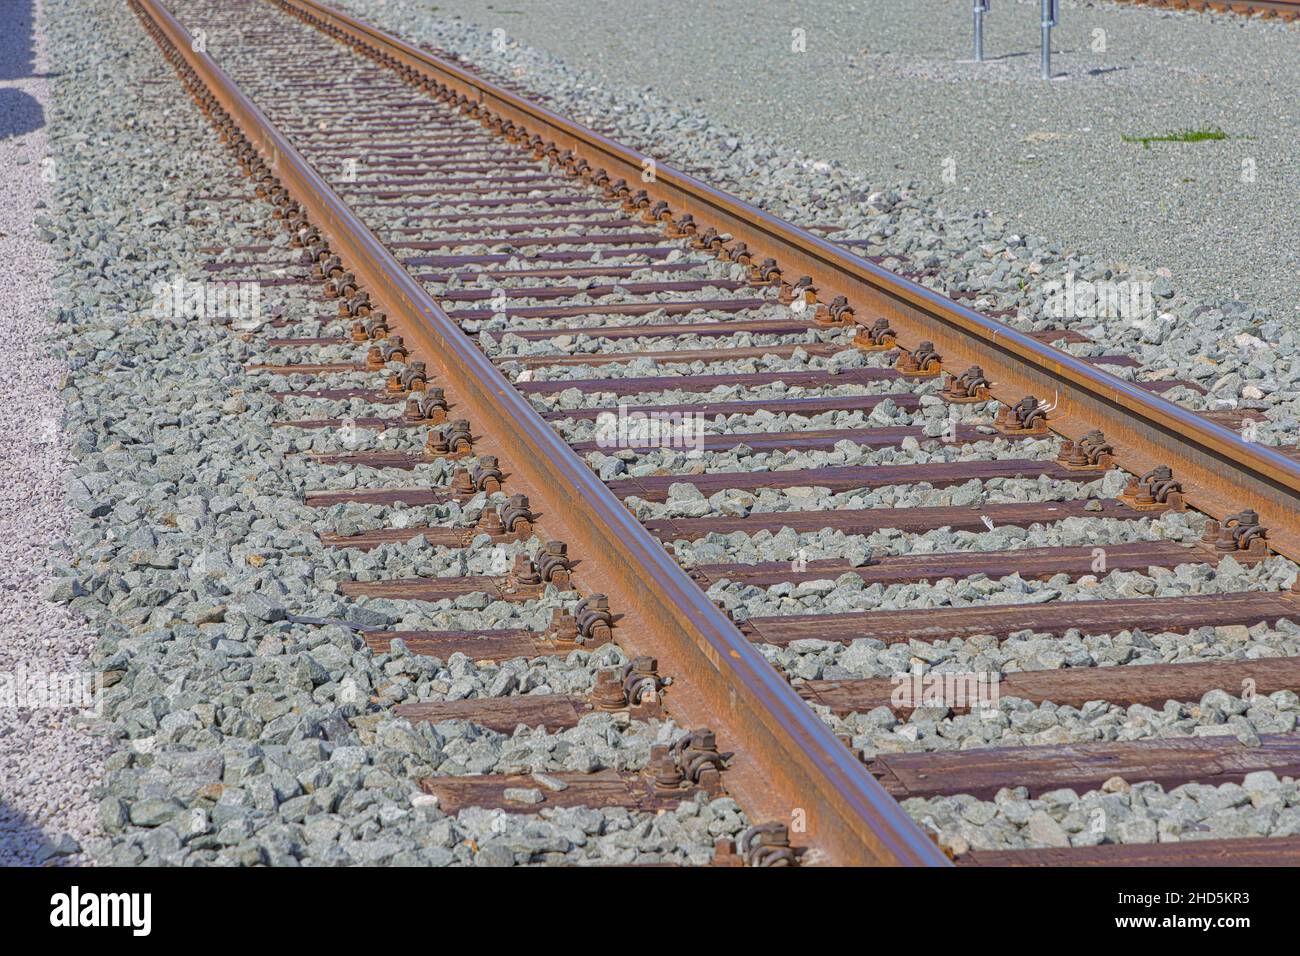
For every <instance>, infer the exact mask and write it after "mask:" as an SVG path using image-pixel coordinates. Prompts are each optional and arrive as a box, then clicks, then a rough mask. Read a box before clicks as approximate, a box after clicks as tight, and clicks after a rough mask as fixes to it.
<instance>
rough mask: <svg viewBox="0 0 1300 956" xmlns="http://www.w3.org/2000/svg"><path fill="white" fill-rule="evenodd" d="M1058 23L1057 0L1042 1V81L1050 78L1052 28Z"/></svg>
mask: <svg viewBox="0 0 1300 956" xmlns="http://www.w3.org/2000/svg"><path fill="white" fill-rule="evenodd" d="M1059 22H1060V8H1059V7H1058V6H1057V0H1043V15H1042V24H1041V25H1042V28H1043V79H1045V80H1050V79H1051V78H1052V27H1054V26H1056V25H1057V24H1058V23H1059Z"/></svg>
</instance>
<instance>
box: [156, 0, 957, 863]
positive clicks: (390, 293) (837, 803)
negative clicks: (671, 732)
mask: <svg viewBox="0 0 1300 956" xmlns="http://www.w3.org/2000/svg"><path fill="white" fill-rule="evenodd" d="M136 2H137V3H138V8H139V9H140V10H141V11H143V12H144V13H145V14H146V15H147V16H148V17H150V19H151V20H152V21H153V22H154V23H155V24H156V25H157V26H158V27H159V28H160V29H161V30H162V32H163V33H164V35H165V36H167V38H168V39H169V40H170V41H171V42H172V44H173V45H174V46H175V47H176V49H177V50H178V51H179V52H180V53H181V55H182V56H183V57H184V59H185V61H186V62H187V63H188V65H189V66H190V67H191V68H192V69H193V70H195V71H196V73H197V74H198V75H199V77H200V78H201V79H202V81H203V82H204V83H205V84H206V86H207V87H208V89H209V90H210V91H211V92H212V94H213V95H214V96H215V97H216V98H217V99H218V101H219V102H220V104H221V106H222V107H223V108H224V109H225V110H226V111H227V112H228V113H229V114H230V116H231V117H232V118H233V119H234V120H235V121H236V122H237V123H238V125H239V127H240V128H241V130H242V131H243V133H244V135H245V136H247V137H248V138H249V139H250V141H252V142H253V143H254V144H255V145H256V146H258V147H259V148H260V150H261V152H262V154H263V155H264V157H265V158H266V159H267V161H268V162H269V163H270V165H271V166H272V168H273V170H274V172H275V175H276V176H277V177H278V178H279V180H280V182H281V183H282V184H283V185H284V186H285V187H286V188H287V189H288V191H289V193H290V194H291V195H292V196H293V198H294V199H295V201H297V202H298V203H299V204H300V205H302V206H303V207H304V208H305V209H307V210H308V211H309V212H310V214H311V221H312V223H313V224H314V225H315V226H316V227H317V228H318V229H320V230H321V232H322V233H324V234H325V235H326V236H327V237H328V239H329V242H330V246H331V248H333V249H334V250H335V251H336V252H337V253H339V254H341V255H342V256H344V257H345V258H346V260H347V261H348V262H349V264H350V266H351V268H352V269H353V271H354V272H355V273H356V275H357V277H358V278H359V279H361V280H362V281H363V283H364V284H365V285H366V286H367V287H368V288H369V289H371V290H373V291H374V293H375V295H376V296H377V297H378V298H380V299H382V300H383V303H384V306H385V307H386V308H387V310H388V312H389V314H390V315H392V316H394V317H396V318H397V319H398V320H399V321H400V323H401V325H402V329H403V332H404V333H406V334H407V335H408V336H409V337H410V339H411V340H412V341H413V343H414V344H415V345H416V346H417V347H418V348H420V349H421V350H422V351H423V352H424V354H425V355H426V356H427V357H428V358H429V359H430V360H431V361H432V362H433V363H434V364H435V365H436V366H437V367H438V368H439V370H440V372H441V373H442V378H443V380H444V381H445V383H446V385H447V390H448V392H449V393H452V394H456V395H457V400H458V402H459V403H463V405H464V406H465V408H466V410H467V412H468V413H469V415H470V417H472V418H473V420H474V421H475V422H476V423H478V424H479V425H481V426H484V427H485V429H486V430H487V431H488V432H490V433H491V434H492V436H493V437H494V438H495V439H496V440H497V441H499V442H502V443H503V447H504V448H505V449H506V450H505V451H504V452H503V457H505V458H508V460H509V462H510V465H511V469H512V471H514V472H515V473H516V474H517V475H518V476H519V478H520V479H521V480H520V481H515V480H513V479H512V488H515V489H518V488H520V486H521V485H522V487H523V488H524V489H525V490H527V489H530V488H531V489H538V490H539V492H538V498H539V500H542V501H544V502H545V505H546V511H547V512H548V515H547V520H546V524H547V526H548V529H549V530H551V531H552V532H555V536H556V537H559V538H562V539H563V540H566V541H568V542H569V544H570V546H571V547H573V548H574V550H575V551H576V552H580V553H582V554H585V555H587V556H589V557H591V558H595V557H597V556H598V557H599V559H600V563H601V565H602V567H601V569H600V571H599V572H595V573H594V575H593V576H594V578H595V581H596V583H597V584H598V585H599V586H600V590H604V591H605V592H606V593H608V594H609V595H610V597H611V604H612V605H613V606H615V607H616V608H617V609H619V610H623V611H625V612H626V618H625V620H624V621H623V622H622V626H623V627H624V628H625V629H626V633H628V634H631V635H635V637H634V640H635V642H636V644H637V646H638V647H643V648H644V649H645V652H646V653H653V654H655V655H656V656H658V657H659V658H660V659H661V661H663V662H664V663H665V664H666V665H667V666H666V667H665V670H667V671H669V672H671V673H674V674H676V675H677V676H678V677H679V679H680V680H681V682H682V684H683V685H685V686H688V687H690V689H691V692H692V695H693V696H694V697H695V698H697V699H693V700H689V701H688V700H685V699H683V698H684V697H685V695H679V696H677V697H675V698H674V703H675V704H680V705H681V706H680V707H675V708H674V711H675V716H677V718H678V720H679V722H680V721H681V720H683V719H685V720H689V721H699V722H701V723H704V722H708V723H709V724H710V725H711V726H713V727H715V728H716V729H717V730H718V733H719V736H720V737H727V738H729V739H730V740H733V741H736V742H738V743H741V744H742V747H741V750H742V752H741V753H740V754H738V755H737V760H738V765H737V766H736V767H734V768H733V769H730V770H729V771H728V789H729V790H730V791H731V792H732V793H733V794H734V795H736V796H737V798H738V799H739V800H740V801H741V802H742V803H743V804H745V805H746V807H747V808H748V809H749V810H750V812H751V814H756V815H758V816H759V817H760V818H767V819H779V820H788V819H790V817H791V814H792V813H794V812H795V811H800V810H801V811H802V818H803V819H804V820H806V823H807V832H806V833H805V834H804V835H803V839H804V840H806V842H807V843H808V844H809V845H810V846H811V847H813V848H814V849H815V851H816V853H815V854H813V857H812V858H811V859H810V860H809V862H812V861H813V859H818V860H821V861H824V862H828V863H835V864H902V865H944V864H946V863H947V859H946V857H945V856H944V855H943V854H942V853H941V852H940V851H939V850H938V848H937V847H936V846H935V845H934V844H933V842H931V841H930V840H929V839H928V838H927V837H926V836H925V835H924V834H923V833H922V831H921V830H920V829H919V827H918V826H917V825H916V824H915V823H914V822H913V821H912V820H911V819H910V818H909V817H908V816H907V815H906V814H905V813H904V812H903V810H902V809H901V808H900V807H899V806H898V804H897V803H896V802H895V801H894V800H893V799H892V798H891V797H890V796H889V795H888V794H887V793H886V792H885V791H884V789H883V788H882V787H881V786H880V785H879V784H878V783H877V782H876V781H875V780H874V779H873V778H872V777H871V775H870V773H869V772H868V771H867V770H866V769H865V768H864V767H863V766H862V764H861V763H859V762H858V761H857V760H856V759H855V758H854V756H853V755H852V753H851V752H850V751H849V750H848V748H846V747H844V745H843V744H842V743H840V741H839V740H837V739H836V738H835V736H834V735H833V734H832V733H831V732H830V730H829V729H828V728H827V727H826V725H825V724H823V723H822V722H821V721H820V720H819V719H818V718H817V717H816V715H815V714H814V713H813V712H812V711H811V710H810V709H809V708H808V707H807V705H806V704H804V703H803V701H802V700H800V698H799V697H798V695H797V694H796V693H795V692H794V690H793V689H792V688H791V687H790V686H789V685H788V684H787V683H786V682H785V681H784V680H783V679H782V678H781V677H780V676H779V675H778V674H777V673H776V672H775V671H774V670H773V669H772V668H771V667H770V666H769V665H768V664H767V662H766V661H765V660H764V658H763V657H762V655H761V654H759V653H758V651H757V650H756V649H755V648H754V647H753V645H752V644H751V642H750V641H749V640H748V639H747V638H746V637H745V636H744V635H743V634H741V632H740V631H739V630H738V629H737V628H736V626H735V625H734V624H733V623H732V622H731V621H730V620H729V619H728V618H727V617H726V615H725V614H723V613H722V612H721V611H720V610H719V609H718V608H716V607H714V606H713V605H712V604H711V603H710V602H709V600H708V598H707V597H706V596H705V594H704V593H703V592H702V591H701V590H700V589H699V588H698V587H697V586H696V584H695V583H694V582H693V581H692V580H691V578H690V577H688V576H687V575H686V573H685V572H684V571H682V569H681V568H679V567H678V566H677V564H676V563H675V562H674V561H673V560H672V558H671V557H670V556H669V555H668V554H667V553H666V552H665V550H664V548H663V547H662V545H661V544H660V543H659V541H658V540H657V539H656V538H655V537H654V536H652V535H651V534H649V532H647V531H646V530H645V529H644V528H643V527H642V526H641V525H640V524H639V523H638V522H637V521H636V520H635V519H634V518H633V517H632V516H631V515H630V514H629V512H628V511H627V510H626V509H625V508H624V507H623V506H622V504H621V503H620V501H619V499H618V498H617V496H615V495H614V494H613V493H612V492H611V491H610V490H609V489H608V488H607V487H606V486H605V484H604V483H603V482H602V481H600V480H599V478H598V477H597V476H596V475H595V474H594V473H593V472H592V471H591V470H590V469H589V468H588V467H587V466H586V464H585V463H584V462H583V461H582V459H581V458H580V457H579V456H578V455H577V454H576V453H575V452H574V451H572V450H571V449H570V448H569V447H568V446H567V445H566V444H565V443H564V442H563V441H562V440H561V439H560V437H559V436H558V435H557V434H556V433H555V432H554V431H553V430H552V429H551V428H550V427H549V426H548V425H547V424H546V423H545V421H544V420H543V419H542V418H541V416H540V415H539V414H538V413H537V412H536V411H535V410H534V409H533V408H532V407H531V406H530V405H529V403H528V402H527V400H526V399H525V398H524V397H523V396H522V395H521V394H520V393H519V392H518V391H516V390H515V389H514V388H513V387H512V386H511V385H510V383H509V382H508V381H507V380H506V378H505V377H504V376H503V375H502V374H501V372H500V371H498V370H497V368H496V367H495V366H494V364H493V363H492V362H491V361H490V360H489V359H488V358H487V357H486V356H485V355H484V354H483V353H482V352H481V351H479V349H478V348H477V347H476V346H475V345H474V344H473V343H472V341H471V340H470V339H468V338H467V337H466V336H465V335H464V334H463V333H462V332H461V331H460V329H459V327H458V326H457V325H456V323H455V322H454V321H453V320H452V319H451V318H449V317H448V316H447V314H446V313H445V312H443V310H442V309H440V308H439V307H438V305H437V304H436V303H435V302H434V300H433V299H432V298H431V297H430V295H429V293H428V292H426V291H425V289H424V288H423V287H422V286H421V285H420V284H419V282H417V281H416V280H415V279H413V278H412V277H411V276H410V275H409V274H408V273H407V272H406V271H405V270H404V269H403V268H402V266H401V265H400V264H399V263H398V261H397V260H396V258H395V257H394V256H393V254H392V253H391V252H390V251H389V250H388V249H387V248H386V247H385V246H384V245H383V244H382V243H381V242H380V241H379V239H378V238H377V237H376V236H375V235H374V234H373V232H371V230H370V229H369V228H368V227H366V226H365V224H364V223H362V222H361V220H360V219H359V218H358V217H357V216H356V215H355V214H354V213H353V211H352V210H351V209H350V208H349V207H348V205H347V204H346V203H345V202H344V201H343V200H342V199H341V198H340V197H339V196H338V195H337V194H336V193H335V192H334V190H333V189H332V188H331V187H330V186H329V185H328V184H327V183H326V182H325V180H324V179H323V178H322V177H321V176H320V175H319V173H317V171H316V170H315V169H314V168H313V167H312V166H311V165H310V164H309V163H307V161H306V160H305V159H304V158H303V157H302V155H301V154H300V153H299V152H298V151H297V150H296V149H295V148H294V146H293V145H292V144H291V143H290V142H289V140H288V139H287V138H286V137H285V136H284V135H283V134H282V133H281V132H280V131H279V130H278V129H277V128H276V127H275V126H274V125H273V124H272V123H271V122H270V121H269V120H268V119H267V117H266V116H265V115H264V114H263V112H262V111H261V110H260V109H259V108H258V107H257V106H256V104H254V103H253V102H252V101H251V100H250V99H249V98H248V97H247V96H246V95H245V94H244V93H243V92H242V91H241V90H240V89H239V88H238V87H237V86H236V85H235V84H234V83H233V82H232V81H231V79H230V78H229V77H228V76H227V75H226V73H225V72H224V71H223V70H222V69H221V68H220V67H219V66H217V64H216V63H215V62H214V61H213V60H212V59H211V58H210V57H209V56H208V55H207V54H206V53H205V52H201V51H196V50H195V49H194V48H193V44H192V42H191V38H190V36H189V34H188V32H187V31H186V30H185V28H184V27H183V26H182V25H181V24H180V23H179V22H178V21H177V20H176V18H175V17H173V16H172V15H171V13H170V12H169V11H168V10H166V9H165V8H164V7H163V6H162V5H161V4H160V3H159V2H158V0H136ZM331 15H332V16H336V15H334V14H331ZM350 29H357V30H361V29H363V28H362V27H360V25H356V26H355V27H350ZM367 32H369V31H367ZM392 42H396V41H392ZM406 49H407V50H408V51H409V52H408V53H407V54H406V55H408V56H416V55H419V56H423V54H418V51H414V50H413V49H412V48H406ZM457 72H460V71H457ZM453 390H454V391H453ZM592 563H595V562H594V561H593V562H592Z"/></svg>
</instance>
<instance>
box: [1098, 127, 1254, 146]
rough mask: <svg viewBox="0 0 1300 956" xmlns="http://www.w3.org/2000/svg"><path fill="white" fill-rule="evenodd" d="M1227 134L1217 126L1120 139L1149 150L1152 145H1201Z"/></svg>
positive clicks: (1127, 136)
mask: <svg viewBox="0 0 1300 956" xmlns="http://www.w3.org/2000/svg"><path fill="white" fill-rule="evenodd" d="M1227 138H1228V134H1227V133H1225V132H1224V131H1223V130H1221V129H1219V128H1218V127H1217V126H1216V127H1214V128H1212V129H1184V130H1179V131H1178V132H1177V133H1162V134H1161V135H1159V136H1130V135H1128V134H1127V133H1121V134H1120V139H1122V140H1124V142H1126V143H1141V144H1142V148H1143V149H1150V148H1151V144H1152V143H1202V142H1205V141H1206V140H1210V139H1227Z"/></svg>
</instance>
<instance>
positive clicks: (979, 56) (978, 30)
mask: <svg viewBox="0 0 1300 956" xmlns="http://www.w3.org/2000/svg"><path fill="white" fill-rule="evenodd" d="M986 2H987V0H975V62H976V63H983V62H984V4H985V3H986Z"/></svg>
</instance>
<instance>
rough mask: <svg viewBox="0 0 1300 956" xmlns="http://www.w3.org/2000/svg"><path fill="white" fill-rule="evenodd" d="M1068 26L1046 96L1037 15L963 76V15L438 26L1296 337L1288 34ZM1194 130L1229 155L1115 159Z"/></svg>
mask: <svg viewBox="0 0 1300 956" xmlns="http://www.w3.org/2000/svg"><path fill="white" fill-rule="evenodd" d="M396 5H399V6H400V5H402V4H396ZM920 8H923V13H918V10H919V9H920ZM1062 8H1063V9H1062V26H1061V27H1060V28H1059V29H1058V30H1057V31H1056V33H1055V37H1056V48H1057V51H1058V52H1057V54H1056V56H1055V62H1054V66H1055V69H1056V73H1057V79H1055V80H1054V81H1052V82H1051V83H1044V82H1042V81H1041V80H1040V79H1039V33H1038V19H1039V17H1038V3H1037V0H1033V2H1030V0H1001V2H999V3H996V4H994V9H993V12H992V14H991V16H990V17H989V18H988V19H987V25H986V29H985V36H986V56H987V57H988V61H987V62H986V63H985V64H983V65H979V64H975V63H973V62H969V58H970V57H971V14H970V5H969V3H966V2H959V0H947V2H943V3H939V2H936V0H929V2H925V3H918V2H917V0H851V2H845V0H825V2H820V3H791V2H788V0H746V2H745V3H743V4H742V3H739V2H737V0H727V2H719V3H712V4H700V3H698V2H696V0H656V2H655V3H647V4H609V3H597V2H592V0H501V2H496V3H490V2H484V0H457V2H456V3H454V4H438V5H430V10H431V12H430V14H429V15H430V17H431V18H435V17H436V18H442V17H450V16H453V15H460V16H463V17H465V18H466V19H467V20H469V21H471V22H473V23H476V24H478V25H480V26H482V27H485V28H487V29H489V30H491V29H501V30H503V31H505V36H506V37H507V38H508V39H509V40H510V41H515V40H518V41H520V42H523V43H526V44H530V45H533V46H537V47H541V48H543V49H545V50H547V51H549V52H552V53H554V54H556V55H558V56H560V57H562V58H564V59H566V60H567V61H568V62H569V63H570V64H571V65H573V66H576V67H580V68H585V69H588V70H590V71H592V72H593V73H594V74H596V76H597V77H599V78H600V79H601V81H602V82H606V83H614V84H627V85H632V86H640V87H653V88H654V90H655V91H656V92H658V93H661V94H664V95H667V96H669V97H672V98H673V99H675V100H676V101H677V102H679V103H680V104H681V105H683V106H687V107H691V108H693V109H694V110H695V111H698V112H701V113H703V114H704V115H706V116H708V117H709V118H710V119H712V120H715V121H717V122H720V123H724V124H727V125H729V126H732V127H734V128H736V129H743V130H745V131H746V132H751V133H755V134H758V135H760V136H766V137H767V138H769V139H772V140H774V141H775V142H777V143H780V144H786V145H793V146H799V147H801V148H803V149H804V150H805V151H807V153H808V154H809V155H810V156H811V157H813V158H814V159H828V160H829V159H838V160H840V161H842V162H843V163H845V164H846V166H848V167H849V168H851V169H855V170H858V171H860V172H861V173H863V174H864V175H867V176H869V177H872V178H873V179H875V180H876V181H878V182H880V183H882V184H885V183H888V182H891V181H896V180H899V179H907V180H914V181H916V182H918V183H919V184H920V185H921V186H922V188H923V189H925V190H926V191H927V192H931V193H933V194H935V195H936V196H937V197H938V199H939V201H940V202H941V203H942V204H943V205H945V206H946V207H951V208H954V209H957V208H976V209H978V208H991V209H993V210H995V211H998V212H1001V213H1003V214H1006V215H1008V216H1010V217H1012V218H1013V219H1014V220H1015V221H1016V222H1018V223H1021V224H1023V229H1024V230H1025V231H1027V232H1030V233H1032V234H1038V235H1043V236H1046V237H1049V238H1052V239H1058V240H1060V241H1061V242H1062V243H1063V244H1064V245H1065V246H1066V247H1067V248H1075V249H1079V250H1081V251H1084V252H1087V253H1089V254H1091V255H1094V256H1097V257H1103V258H1108V259H1113V260H1119V261H1122V262H1132V263H1135V264H1138V265H1143V266H1145V267H1146V268H1149V269H1159V268H1164V269H1169V270H1171V272H1172V273H1173V276H1174V279H1175V282H1177V284H1178V286H1179V287H1180V288H1182V289H1184V290H1186V291H1187V292H1188V293H1191V294H1195V295H1197V296H1199V297H1201V298H1203V299H1205V300H1208V301H1216V300H1223V299H1241V300H1244V301H1248V302H1251V303H1253V304H1256V305H1259V306H1261V307H1266V308H1268V309H1269V311H1270V312H1271V313H1272V314H1273V315H1274V316H1275V317H1278V318H1284V317H1289V318H1290V319H1293V320H1295V321H1296V323H1297V324H1300V300H1298V297H1297V295H1296V289H1297V285H1300V253H1297V249H1298V248H1300V243H1298V242H1297V222H1298V221H1300V218H1298V217H1297V216H1296V215H1295V210H1296V209H1297V208H1300V162H1297V161H1296V156H1295V144H1296V142H1297V141H1298V139H1300V105H1298V104H1300V98H1298V97H1297V96H1296V90H1297V89H1300V25H1292V26H1287V25H1284V24H1278V23H1266V22H1259V21H1251V20H1247V19H1245V18H1240V17H1230V16H1227V17H1220V16H1205V15H1197V14H1186V13H1181V14H1180V13H1170V12H1163V11H1157V10H1152V9H1133V8H1128V7H1121V6H1115V5H1110V4H1098V5H1075V4H1071V3H1063V4H1062ZM796 29H799V30H803V31H804V33H803V37H804V42H805V44H806V50H805V52H802V53H796V52H792V50H791V47H792V44H793V41H794V37H795V35H794V34H793V32H792V31H794V30H796ZM1097 31H1104V33H1103V34H1099V33H1097ZM1103 41H1104V51H1103V50H1102V45H1103ZM962 60H966V61H967V62H961V61H962ZM1201 128H1218V129H1221V130H1223V131H1224V132H1225V133H1227V134H1228V135H1229V137H1230V138H1229V139H1228V140H1223V141H1211V142H1201V143H1157V144H1153V145H1152V146H1151V147H1150V148H1149V149H1145V148H1143V147H1142V146H1141V145H1139V144H1133V143H1128V142H1125V141H1124V140H1123V138H1122V137H1123V136H1125V135H1129V136H1149V135H1153V134H1162V133H1166V132H1170V131H1178V130H1182V129H1201ZM945 171H948V172H950V175H949V176H948V177H946V178H945V175H944V173H945ZM1252 172H1253V181H1251V173H1252ZM1243 173H1245V175H1243ZM949 180H951V181H949Z"/></svg>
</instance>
